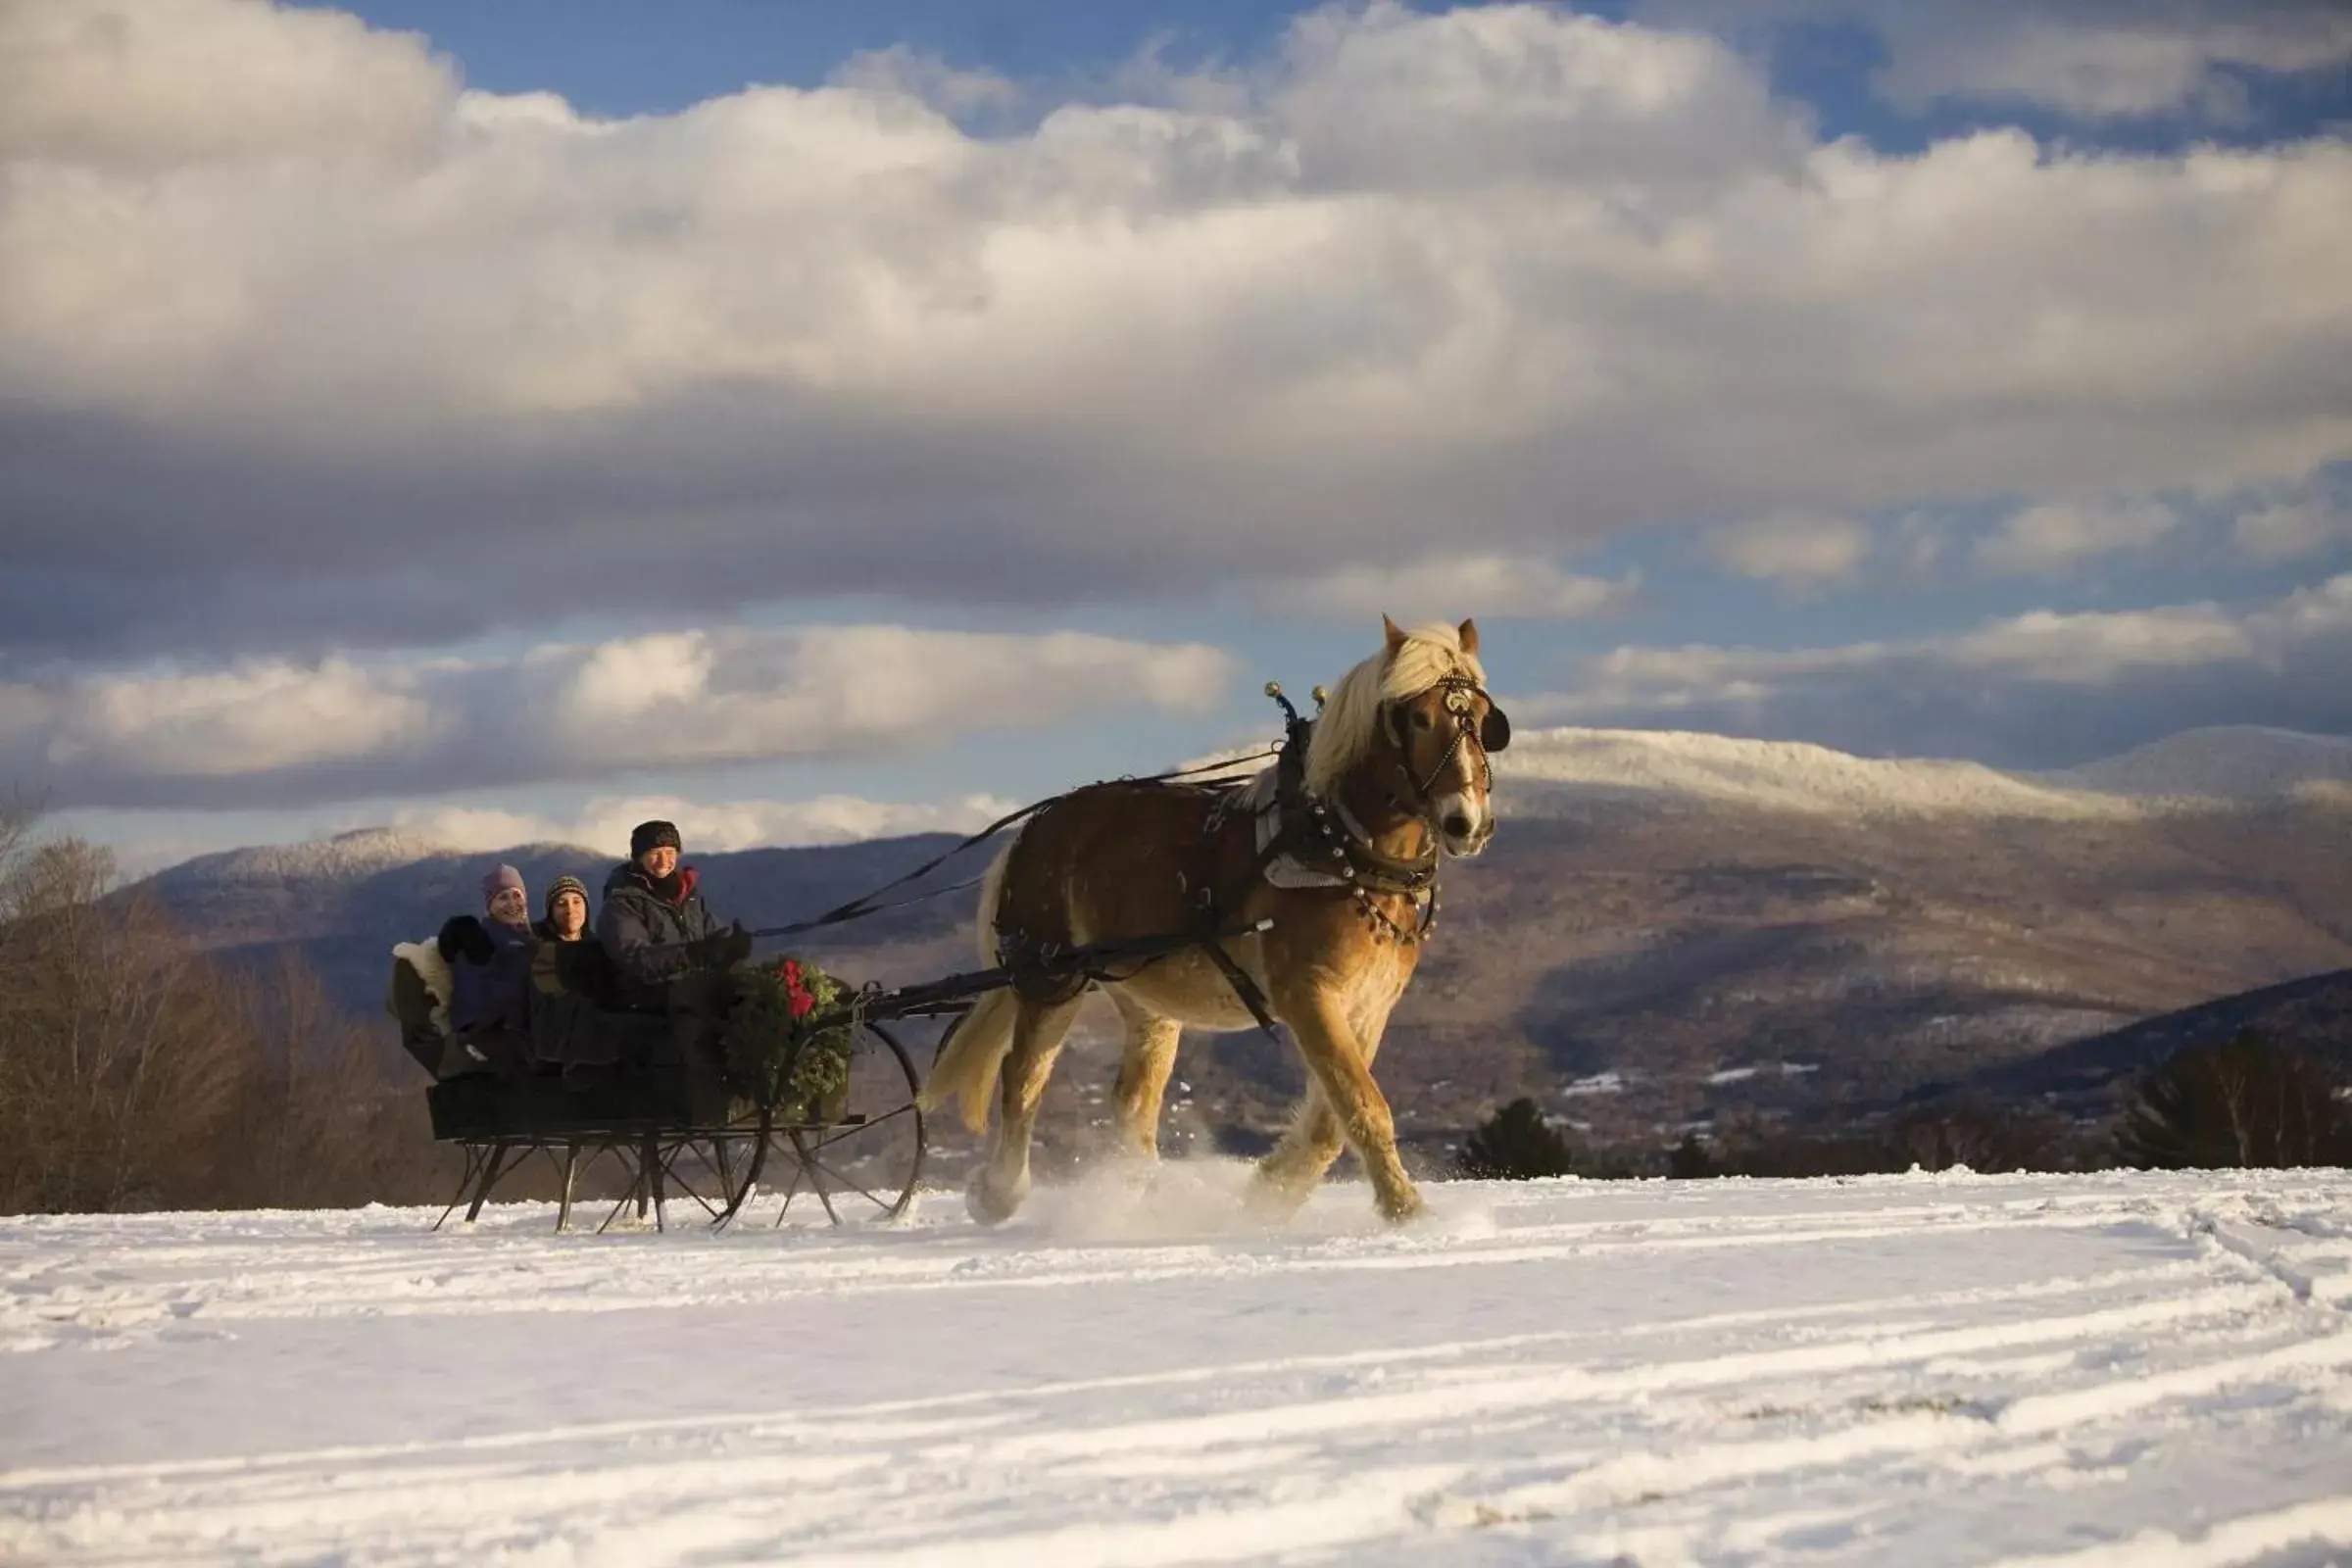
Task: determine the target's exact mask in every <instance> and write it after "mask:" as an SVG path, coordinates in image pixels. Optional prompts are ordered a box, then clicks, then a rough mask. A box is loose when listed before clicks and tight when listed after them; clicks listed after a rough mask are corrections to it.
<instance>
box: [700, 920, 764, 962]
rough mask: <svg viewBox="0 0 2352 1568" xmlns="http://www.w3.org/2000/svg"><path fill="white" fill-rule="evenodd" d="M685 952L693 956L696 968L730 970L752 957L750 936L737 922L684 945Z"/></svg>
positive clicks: (741, 923) (740, 923) (741, 924)
mask: <svg viewBox="0 0 2352 1568" xmlns="http://www.w3.org/2000/svg"><path fill="white" fill-rule="evenodd" d="M686 951H687V952H688V953H689V954H691V955H693V957H694V962H695V966H696V967H697V968H703V969H732V968H734V967H735V965H737V964H739V963H741V962H742V961H743V960H744V959H746V958H748V957H750V956H752V934H751V933H750V932H749V931H746V930H745V929H744V928H743V922H742V921H740V920H738V921H736V922H735V923H734V924H733V925H730V926H728V927H727V928H726V929H725V930H724V931H714V932H712V933H711V935H709V936H707V937H697V938H696V939H695V940H694V941H692V942H690V943H688V944H687V945H686Z"/></svg>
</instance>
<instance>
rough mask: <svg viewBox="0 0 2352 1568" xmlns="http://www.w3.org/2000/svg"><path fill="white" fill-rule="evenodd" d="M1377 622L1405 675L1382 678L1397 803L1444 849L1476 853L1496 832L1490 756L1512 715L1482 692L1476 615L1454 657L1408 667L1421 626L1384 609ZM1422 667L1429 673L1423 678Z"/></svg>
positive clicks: (1461, 633) (1391, 662) (1504, 738)
mask: <svg viewBox="0 0 2352 1568" xmlns="http://www.w3.org/2000/svg"><path fill="white" fill-rule="evenodd" d="M1381 623H1382V625H1383V626H1384V627H1385V629H1386V630H1387V633H1388V640H1389V641H1388V649H1387V651H1386V654H1385V656H1384V659H1385V662H1386V663H1387V665H1388V667H1389V669H1390V671H1391V672H1392V673H1393V674H1395V675H1398V676H1402V677H1403V678H1402V679H1401V680H1395V681H1392V682H1388V683H1384V684H1388V685H1389V686H1390V688H1391V690H1393V691H1398V695H1395V696H1391V697H1389V698H1388V699H1387V701H1386V702H1385V703H1383V705H1382V719H1383V726H1384V728H1385V730H1386V734H1385V736H1384V737H1383V738H1384V739H1385V740H1387V741H1388V742H1389V743H1390V744H1391V745H1393V746H1394V747H1395V748H1396V765H1397V772H1398V774H1399V775H1400V777H1399V782H1400V784H1401V785H1402V792H1401V793H1400V795H1399V796H1398V799H1397V805H1398V806H1399V807H1400V808H1402V809H1407V810H1410V811H1413V812H1414V813H1415V814H1417V815H1419V816H1420V817H1421V818H1422V820H1424V821H1425V822H1427V823H1428V824H1429V827H1430V831H1431V832H1433V833H1435V834H1436V835H1437V837H1438V842H1439V843H1440V844H1442V845H1444V846H1445V848H1446V853H1447V854H1448V855H1476V854H1477V853H1478V852H1479V851H1481V850H1483V849H1485V848H1486V847H1487V841H1488V840H1489V839H1491V838H1493V837H1494V836H1495V808H1494V801H1493V794H1494V788H1495V771H1494V768H1493V766H1492V765H1491V764H1490V763H1489V762H1488V760H1487V759H1488V757H1489V755H1490V754H1491V753H1495V752H1499V751H1501V750H1502V749H1503V748H1504V747H1506V746H1508V745H1510V743H1511V721H1510V719H1509V718H1507V717H1506V716H1504V714H1503V711H1502V710H1501V709H1499V708H1497V707H1495V699H1494V698H1493V697H1491V696H1489V695H1488V694H1487V688H1486V682H1485V671H1484V670H1483V669H1482V668H1481V667H1480V665H1479V662H1478V623H1477V622H1476V621H1472V620H1465V621H1463V622H1462V624H1461V626H1460V628H1459V629H1458V631H1457V632H1456V634H1455V638H1454V641H1455V642H1456V644H1457V646H1458V655H1459V657H1458V658H1455V659H1452V660H1446V659H1443V658H1428V657H1426V655H1425V656H1424V658H1423V659H1422V660H1420V661H1418V662H1421V663H1425V664H1427V665H1428V666H1429V668H1427V669H1415V668H1412V667H1411V666H1412V665H1414V664H1415V663H1416V660H1415V657H1414V656H1415V654H1416V653H1417V652H1421V651H1420V650H1417V649H1416V648H1415V646H1414V644H1415V639H1416V636H1426V634H1415V633H1408V632H1405V631H1403V630H1400V629H1399V628H1398V627H1397V623H1396V622H1395V621H1393V620H1390V619H1389V618H1388V617H1387V616H1386V615H1383V616H1382V617H1381ZM1429 652H1431V653H1440V654H1442V653H1444V652H1446V650H1444V649H1442V648H1441V649H1437V650H1430V651H1429ZM1425 674H1431V675H1434V678H1433V679H1430V680H1429V681H1428V682H1427V683H1426V684H1423V683H1422V681H1421V679H1420V677H1421V676H1422V675H1425ZM1416 686H1417V687H1418V688H1419V689H1418V690H1412V689H1410V688H1413V687H1416ZM1399 688H1403V689H1402V690H1399Z"/></svg>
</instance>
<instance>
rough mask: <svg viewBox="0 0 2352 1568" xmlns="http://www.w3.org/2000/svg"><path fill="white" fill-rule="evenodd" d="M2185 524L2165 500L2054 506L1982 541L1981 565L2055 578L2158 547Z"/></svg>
mask: <svg viewBox="0 0 2352 1568" xmlns="http://www.w3.org/2000/svg"><path fill="white" fill-rule="evenodd" d="M2179 527H2180V514H2178V513H2176V512H2175V511H2174V510H2173V509H2172V508H2171V507H2169V506H2166V505H2165V504H2164V503H2162V502H2159V501H2146V500H2140V501H2120V502H2048V503H2044V504H2043V505H2041V506H2035V507H2028V508H2026V509H2024V510H2023V511H2021V512H2017V513H2013V514H2011V515H2010V516H2009V517H2008V518H2007V519H2005V520H2004V521H2003V522H2002V523H2001V526H2000V528H1999V529H1998V530H1997V531H1996V532H1994V533H1992V534H1991V535H1989V536H1988V537H1986V538H1985V539H1981V540H1979V541H1978V542H1977V561H1978V563H1979V564H1982V565H1984V566H1985V567H1986V568H1987V569H1989V570H1992V571H2000V572H2010V573H2015V574H2019V575H2034V576H2040V575H2051V574H2056V573H2061V572H2066V571H2071V570H2072V569H2074V568H2075V567H2077V566H2080V565H2081V564H2083V563H2084V562H2086V561H2096V560H2098V559H2099V558H2101V557H2103V556H2111V555H2118V554H2123V553H2128V552H2133V551H2144V550H2149V549H2153V548H2154V547H2155V546H2156V545H2158V544H2161V543H2162V542H2163V541H2164V540H2165V539H2167V538H2168V537H2170V536H2171V535H2172V533H2173V532H2174V530H2175V529H2177V528H2179Z"/></svg>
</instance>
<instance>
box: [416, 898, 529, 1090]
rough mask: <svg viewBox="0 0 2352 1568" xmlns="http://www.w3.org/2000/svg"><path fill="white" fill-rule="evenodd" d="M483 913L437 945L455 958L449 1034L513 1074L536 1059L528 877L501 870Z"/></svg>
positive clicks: (453, 922)
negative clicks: (532, 1033)
mask: <svg viewBox="0 0 2352 1568" xmlns="http://www.w3.org/2000/svg"><path fill="white" fill-rule="evenodd" d="M482 904H483V913H482V915H481V917H479V918H477V917H475V916H473V915H470V914H461V915H457V916H454V917H453V918H451V919H450V920H449V921H448V922H447V923H445V924H444V925H443V926H442V927H441V934H440V936H439V938H438V939H437V940H436V941H435V943H434V946H436V947H437V948H439V949H440V951H441V954H442V956H444V957H446V958H447V959H448V960H449V967H450V998H449V1027H450V1031H451V1033H453V1034H454V1035H456V1036H457V1037H458V1038H459V1039H460V1040H462V1041H464V1042H465V1043H466V1045H467V1046H469V1047H471V1048H472V1051H473V1053H474V1054H477V1055H479V1056H481V1057H483V1058H485V1059H486V1060H487V1061H488V1063H489V1065H490V1067H491V1068H492V1070H494V1071H498V1072H505V1073H514V1072H516V1071H520V1070H522V1069H523V1068H524V1067H525V1065H526V1064H527V1063H528V1061H529V1059H530V1054H531V1052H530V1029H531V1009H530V983H531V953H532V949H533V948H534V947H535V946H536V943H535V942H534V940H533V937H532V935H531V917H530V895H529V893H528V892H527V890H525V888H524V887H523V883H522V873H521V872H520V871H517V870H515V867H513V866H511V865H501V866H499V867H497V868H496V869H495V870H493V871H491V872H490V873H489V875H487V876H485V877H483V878H482Z"/></svg>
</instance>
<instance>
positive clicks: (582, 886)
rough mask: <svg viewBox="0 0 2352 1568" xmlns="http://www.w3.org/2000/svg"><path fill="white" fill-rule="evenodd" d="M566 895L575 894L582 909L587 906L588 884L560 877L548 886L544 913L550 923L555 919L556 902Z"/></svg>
mask: <svg viewBox="0 0 2352 1568" xmlns="http://www.w3.org/2000/svg"><path fill="white" fill-rule="evenodd" d="M566 893H577V894H578V895H579V896H580V905H581V907H583V908H584V907H587V904H588V884H587V883H585V882H583V881H581V880H580V879H579V878H578V877H576V876H560V877H558V878H556V880H555V881H554V882H553V883H551V884H550V885H549V887H548V890H547V905H546V907H545V910H544V912H545V913H546V915H547V917H548V919H549V920H551V921H552V920H554V919H555V917H556V901H557V900H558V899H560V898H562V897H563V896H564V894H566Z"/></svg>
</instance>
